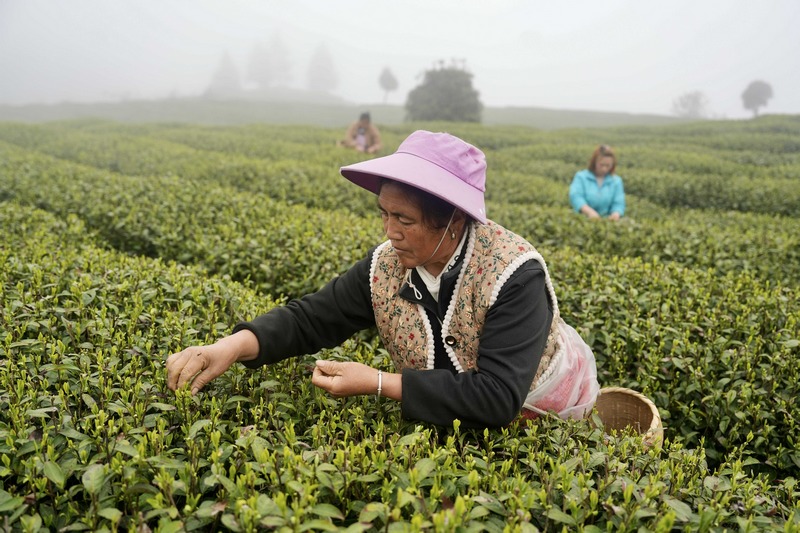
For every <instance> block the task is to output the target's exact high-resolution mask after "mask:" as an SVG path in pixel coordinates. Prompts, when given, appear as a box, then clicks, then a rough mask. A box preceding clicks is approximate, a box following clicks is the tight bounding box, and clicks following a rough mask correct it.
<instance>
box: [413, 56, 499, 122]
mask: <svg viewBox="0 0 800 533" xmlns="http://www.w3.org/2000/svg"><path fill="white" fill-rule="evenodd" d="M482 110H483V104H481V101H480V99H479V97H478V91H476V90H475V89H474V88H473V87H472V73H470V72H468V71H467V69H466V67H465V66H464V65H463V62H460V63H459V62H457V61H455V60H454V61H452V62H451V63H450V65H445V63H444V61H440V62H439V64H438V65H436V66H434V67H433V68H432V69H430V70H428V71H426V72H425V73H424V75H423V80H422V83H421V84H420V85H419V86H417V87H416V88H414V89H413V90H412V91H411V92H409V93H408V99H407V100H406V116H407V118H408V120H445V121H452V122H480V121H481V111H482Z"/></svg>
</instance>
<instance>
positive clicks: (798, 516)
mask: <svg viewBox="0 0 800 533" xmlns="http://www.w3.org/2000/svg"><path fill="white" fill-rule="evenodd" d="M420 127H421V128H426V129H431V130H435V131H445V130H446V131H449V132H451V133H453V134H455V135H458V136H460V137H462V138H464V139H465V140H467V141H469V142H471V143H473V144H475V145H477V146H479V147H481V148H482V149H483V150H484V151H485V152H486V155H487V159H488V164H489V177H488V184H487V186H488V191H487V202H488V211H489V217H490V218H492V219H494V220H495V221H497V222H499V223H501V224H503V225H504V226H506V227H508V228H510V229H512V230H514V231H516V232H517V233H519V234H521V235H523V236H524V237H526V238H527V239H529V240H530V241H531V242H532V243H534V245H536V247H537V248H538V249H539V250H540V251H541V252H542V254H543V255H544V257H545V258H546V260H547V261H548V265H549V269H550V272H551V275H552V277H553V282H554V284H555V289H556V294H557V295H558V297H559V301H560V309H561V313H562V316H564V318H565V319H566V320H567V322H569V323H570V324H572V325H573V326H574V327H575V328H576V329H577V330H578V331H579V332H580V333H581V334H582V336H583V337H584V338H585V339H586V341H587V342H588V343H589V344H590V345H591V346H592V348H593V350H594V352H595V355H596V357H597V365H598V375H599V380H600V383H601V386H621V387H629V388H633V389H636V390H639V391H641V392H642V393H644V394H645V395H647V396H648V397H649V398H651V399H652V400H653V402H654V403H655V404H656V406H657V407H658V409H659V412H660V414H661V417H662V421H663V426H664V444H663V447H653V448H648V447H647V446H645V445H644V444H643V442H642V438H641V436H638V435H635V434H616V433H615V434H614V435H606V434H605V432H604V431H603V430H602V427H598V424H599V418H597V417H595V418H593V420H588V421H569V422H565V421H561V420H558V419H555V418H547V419H541V420H538V421H535V422H531V423H529V424H513V425H511V426H509V427H506V428H503V429H502V430H492V431H484V432H472V431H465V430H464V429H462V428H460V427H459V426H458V424H455V425H454V427H452V428H438V427H433V426H427V425H424V424H418V423H414V422H409V421H404V420H402V419H401V417H400V410H399V407H398V405H396V404H394V403H393V402H391V401H387V400H382V401H376V398H374V397H357V398H349V399H344V400H339V399H334V398H332V397H329V396H328V395H327V394H326V393H324V392H322V391H319V390H317V389H315V388H314V387H313V386H312V385H311V383H310V367H311V365H312V364H313V361H314V359H315V358H317V357H324V358H336V359H354V360H358V361H361V362H364V363H367V364H370V365H373V366H376V367H380V368H383V369H384V370H391V367H390V364H391V363H390V361H389V360H388V357H386V354H385V352H384V350H383V349H382V347H381V346H380V343H379V342H378V341H377V340H376V337H375V336H374V332H369V331H368V332H364V333H363V334H361V335H358V336H356V337H353V338H352V339H350V340H348V341H347V342H346V343H345V344H343V345H342V346H341V347H338V348H336V349H333V350H327V351H324V352H323V353H320V354H316V355H314V356H307V357H303V358H298V359H295V360H291V361H286V362H284V363H281V364H278V365H275V366H272V367H268V368H263V369H260V370H258V371H249V370H246V369H244V368H243V367H239V366H237V367H235V368H233V369H232V370H231V371H229V372H228V373H226V374H225V375H224V376H222V377H221V378H219V379H218V380H216V381H215V382H214V383H213V384H212V385H210V386H209V387H207V388H206V390H205V391H204V392H203V393H201V394H199V395H198V396H196V397H191V396H190V395H189V394H188V393H186V392H185V391H179V392H178V393H177V394H175V393H172V392H171V391H169V390H168V388H167V387H166V371H165V367H164V363H165V360H166V357H167V356H168V355H169V354H171V353H173V352H175V351H178V350H180V349H182V348H183V347H186V346H189V345H191V344H198V343H206V342H213V341H214V340H216V339H217V338H219V337H220V336H223V335H225V334H227V333H228V332H229V331H230V329H231V327H232V326H233V324H235V323H236V322H237V321H239V320H242V319H247V318H250V317H253V316H255V315H256V314H259V313H262V312H264V311H266V310H268V309H270V308H272V307H274V306H276V305H281V304H282V303H284V302H286V301H287V299H289V298H293V297H297V296H300V295H302V294H304V293H306V292H309V291H313V290H315V289H317V288H319V287H320V286H322V285H323V284H324V283H325V282H326V281H327V280H329V279H331V278H332V277H333V276H335V275H337V274H338V273H340V272H342V271H343V270H344V269H346V268H347V267H348V266H349V265H350V264H352V263H353V262H355V261H356V260H357V259H359V258H360V257H362V255H363V254H364V253H365V252H366V250H367V249H368V248H369V247H370V246H371V245H373V244H376V243H377V242H379V241H380V240H382V238H383V237H382V235H381V224H380V219H379V217H378V213H377V209H376V205H375V198H374V196H372V195H370V194H369V193H367V192H366V191H362V190H360V189H358V188H357V187H355V186H354V185H352V184H350V183H349V182H348V181H346V180H345V179H344V178H342V177H341V176H340V175H339V173H338V169H339V167H340V166H342V165H344V164H349V163H353V162H355V161H356V160H358V159H360V158H363V157H365V156H362V155H360V154H355V153H353V152H350V151H345V150H342V149H340V148H337V147H336V146H335V141H336V140H337V139H338V138H339V136H340V134H341V132H340V130H339V129H335V130H334V129H327V128H322V127H309V126H267V125H247V126H198V125H188V124H167V123H158V124H156V123H152V124H151V123H140V124H130V123H128V124H123V123H117V122H108V121H93V120H81V121H69V122H49V123H42V124H35V125H34V124H22V123H0V529H2V530H4V531H31V532H35V531H82V530H86V531H137V532H146V531H163V532H171V531H215V530H218V531H256V530H278V531H336V530H348V531H419V530H436V531H498V532H500V531H525V532H527V531H548V532H553V531H588V532H595V531H632V532H633V531H637V532H638V531H661V532H666V531H698V532H705V531H783V532H798V531H800V486H798V479H800V475H799V474H800V401H798V397H800V360H799V357H800V289H799V288H798V280H800V117H798V116H766V117H762V118H759V119H756V120H748V121H725V122H699V123H688V124H673V125H664V126H648V127H645V126H627V127H620V128H614V129H603V130H600V129H575V130H555V131H546V132H545V131H537V130H533V129H528V128H524V127H512V126H481V125H462V124H414V125H410V124H404V125H400V126H387V127H385V128H384V129H383V133H384V144H385V146H386V147H387V148H386V151H385V153H390V152H391V151H392V150H393V149H394V148H395V147H396V146H397V145H398V144H399V143H400V141H401V140H402V139H403V138H404V137H405V136H406V135H407V134H408V133H410V132H411V131H413V130H414V129H416V128H420ZM598 143H607V144H611V145H612V146H614V147H615V148H616V149H617V153H618V155H619V159H620V160H619V164H618V173H619V174H620V175H621V176H622V177H623V179H624V182H625V187H626V192H627V202H628V210H627V216H626V217H625V219H623V220H622V221H620V222H618V223H611V222H607V221H599V222H598V221H589V220H586V219H584V218H583V217H580V216H578V215H576V214H574V213H573V212H572V211H571V210H570V209H569V207H568V202H567V190H568V187H569V183H570V181H571V179H572V176H573V175H574V173H575V172H576V171H577V170H579V169H581V168H584V167H585V165H586V160H587V159H588V156H589V154H590V153H591V151H592V149H593V148H594V146H595V145H596V144H598Z"/></svg>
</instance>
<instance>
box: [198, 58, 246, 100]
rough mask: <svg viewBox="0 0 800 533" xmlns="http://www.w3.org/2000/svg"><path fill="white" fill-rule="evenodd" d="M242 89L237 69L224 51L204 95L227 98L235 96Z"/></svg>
mask: <svg viewBox="0 0 800 533" xmlns="http://www.w3.org/2000/svg"><path fill="white" fill-rule="evenodd" d="M241 90H242V85H241V81H240V79H239V71H238V70H237V69H236V65H235V64H234V62H233V59H231V55H230V54H229V53H228V52H227V51H226V52H225V53H223V54H222V59H220V62H219V65H218V66H217V70H216V71H215V72H214V76H213V77H212V78H211V83H210V84H209V86H208V89H206V96H210V97H212V98H228V97H231V96H237V95H238V94H239V93H240V92H241Z"/></svg>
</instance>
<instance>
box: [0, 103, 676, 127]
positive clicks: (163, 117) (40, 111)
mask: <svg viewBox="0 0 800 533" xmlns="http://www.w3.org/2000/svg"><path fill="white" fill-rule="evenodd" d="M363 110H369V111H370V112H371V113H372V117H373V120H374V121H375V123H376V124H378V125H396V124H401V123H402V122H403V121H404V116H405V111H404V109H403V107H402V106H401V105H384V104H369V105H367V104H365V105H356V104H350V103H346V102H335V101H327V102H323V101H321V100H319V99H315V100H314V101H301V100H299V99H290V98H288V97H286V98H284V99H281V100H255V99H242V100H206V99H200V98H185V99H166V100H135V101H127V102H119V103H95V104H80V103H61V104H52V105H43V104H42V105H24V106H8V105H6V106H0V121H14V122H47V121H54V120H69V119H81V118H103V119H110V120H115V121H121V122H173V123H175V122H180V123H195V124H209V125H212V124H213V125H236V124H252V123H263V124H293V125H310V126H323V127H344V126H345V125H347V124H349V123H350V122H351V121H353V120H355V118H356V117H357V116H358V114H359V113H360V112H361V111H363ZM676 122H685V120H681V119H678V118H675V117H669V116H662V115H637V114H629V113H605V112H599V111H575V110H566V109H562V110H558V109H544V108H538V107H487V108H486V109H484V112H483V123H484V124H485V125H518V126H527V127H532V128H537V129H544V130H551V129H559V128H589V127H611V126H626V125H659V124H670V123H676Z"/></svg>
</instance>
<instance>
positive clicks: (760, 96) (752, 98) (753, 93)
mask: <svg viewBox="0 0 800 533" xmlns="http://www.w3.org/2000/svg"><path fill="white" fill-rule="evenodd" d="M770 98H772V87H771V86H770V84H769V83H767V82H765V81H760V80H756V81H753V82H750V85H748V86H747V89H745V90H744V92H743V93H742V102H743V103H744V108H745V109H749V110H750V111H752V112H753V116H754V117H757V116H758V108H759V107H766V105H767V100H769V99H770Z"/></svg>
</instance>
